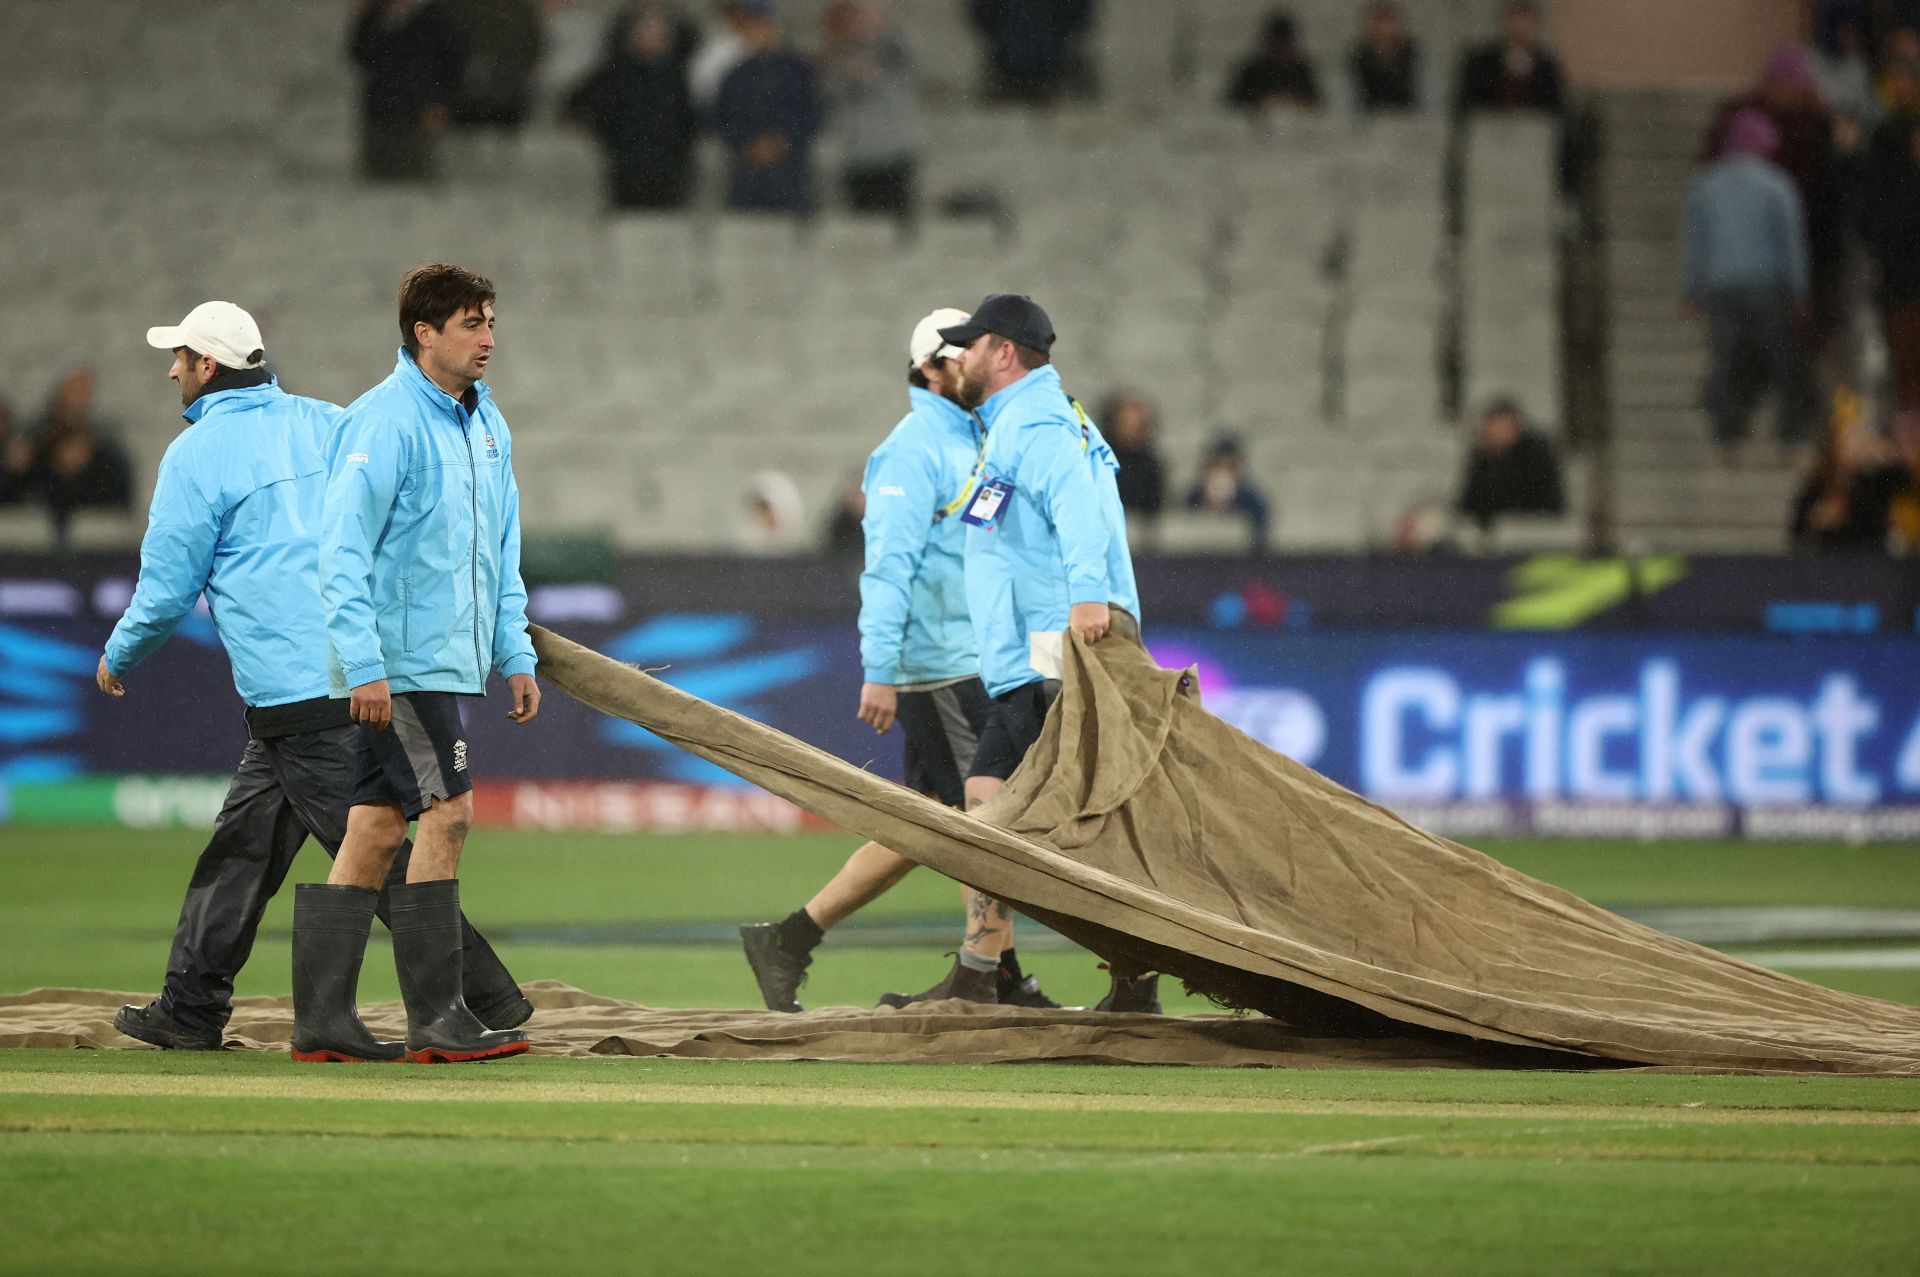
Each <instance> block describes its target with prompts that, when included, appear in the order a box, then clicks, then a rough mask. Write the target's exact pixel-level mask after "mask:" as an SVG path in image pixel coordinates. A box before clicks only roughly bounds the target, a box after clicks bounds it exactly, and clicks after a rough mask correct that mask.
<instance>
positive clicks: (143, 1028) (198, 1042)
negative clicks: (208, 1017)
mask: <svg viewBox="0 0 1920 1277" xmlns="http://www.w3.org/2000/svg"><path fill="white" fill-rule="evenodd" d="M113 1027H114V1028H116V1029H118V1030H120V1031H121V1032H122V1033H124V1034H126V1035H127V1036H128V1037H130V1038H132V1039H134V1040H135V1041H137V1042H145V1043H148V1044H149V1045H152V1046H157V1047H163V1048H165V1049H166V1050H169V1051H220V1050H224V1049H225V1047H223V1046H222V1045H221V1041H220V1035H219V1034H218V1033H207V1032H204V1031H202V1030H199V1029H189V1028H187V1027H186V1026H185V1025H183V1024H181V1023H180V1022H179V1021H178V1020H176V1019H174V1018H173V1017H172V1016H170V1015H168V1014H167V1013H166V1012H165V1011H162V1010H161V1009H160V1004H159V1003H158V1002H149V1003H147V1005H145V1006H143V1007H136V1006H131V1005H129V1006H124V1007H121V1008H120V1009H119V1010H118V1011H116V1012H115V1013H114V1016H113Z"/></svg>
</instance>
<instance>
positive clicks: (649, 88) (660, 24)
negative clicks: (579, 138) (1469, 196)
mask: <svg viewBox="0 0 1920 1277" xmlns="http://www.w3.org/2000/svg"><path fill="white" fill-rule="evenodd" d="M607 37H608V38H607V56H606V60H605V61H604V62H602V63H601V64H600V65H599V67H597V68H596V69H595V70H594V72H593V73H592V74H591V75H590V76H588V77H587V79H586V80H585V81H584V82H583V83H582V84H581V85H580V87H579V88H577V89H575V90H574V92H573V94H572V96H571V98H570V99H569V100H568V103H567V116H568V118H569V119H572V120H574V121H576V122H578V123H579V124H581V125H583V126H584V127H585V128H586V129H587V130H588V131H589V132H590V133H592V134H593V136H594V140H595V141H597V142H599V143H600V149H601V152H602V154H603V155H604V156H605V158H606V165H607V196H608V201H609V203H610V204H611V205H612V206H613V208H614V209H616V210H622V209H674V208H685V207H686V206H687V202H688V201H689V200H690V199H692V197H693V180H694V145H695V143H696V142H697V141H698V139H699V136H700V113H699V111H698V110H697V109H695V107H694V104H693V92H692V90H691V89H690V88H689V87H688V84H687V64H688V62H689V60H690V59H691V58H692V57H693V46H694V41H695V40H696V39H697V38H698V36H697V35H696V33H695V32H694V30H693V28H692V27H691V26H688V25H687V24H686V23H684V22H680V21H678V20H677V19H676V18H675V17H674V15H673V13H672V11H671V10H669V9H668V8H667V7H666V6H665V5H664V4H642V5H640V6H638V7H634V8H629V9H624V10H622V11H620V12H619V13H617V14H615V15H614V19H613V22H612V24H611V26H610V27H609V28H608V32H607Z"/></svg>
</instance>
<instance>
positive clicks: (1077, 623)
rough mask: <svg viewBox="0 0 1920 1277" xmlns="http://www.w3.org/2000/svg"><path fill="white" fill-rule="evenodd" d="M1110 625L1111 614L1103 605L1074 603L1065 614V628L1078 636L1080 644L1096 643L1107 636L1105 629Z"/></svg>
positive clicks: (1111, 621) (1111, 620)
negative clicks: (1070, 609)
mask: <svg viewBox="0 0 1920 1277" xmlns="http://www.w3.org/2000/svg"><path fill="white" fill-rule="evenodd" d="M1112 623H1113V614H1112V613H1111V612H1109V611H1108V610H1107V605H1106V604H1105V603H1075V604H1074V605H1073V610H1072V611H1070V612H1068V613H1067V628H1068V629H1070V630H1072V631H1073V632H1074V633H1075V634H1076V635H1078V636H1079V639H1080V641H1081V642H1082V643H1088V644H1092V643H1098V642H1099V641H1100V640H1101V639H1103V638H1105V637H1106V636H1107V627H1108V626H1109V625H1111V624H1112Z"/></svg>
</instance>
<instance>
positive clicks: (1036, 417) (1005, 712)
mask: <svg viewBox="0 0 1920 1277" xmlns="http://www.w3.org/2000/svg"><path fill="white" fill-rule="evenodd" d="M940 338H941V340H942V341H945V342H947V343H948V344H949V345H952V346H955V347H957V348H959V349H960V350H961V351H962V352H963V353H962V354H961V356H960V361H959V362H960V384H959V392H958V397H959V400H960V403H961V406H963V407H966V408H970V409H972V410H974V412H975V413H976V414H977V415H978V416H979V418H980V420H981V422H982V423H983V424H984V425H985V426H986V428H987V446H986V450H985V451H984V452H983V453H982V454H981V458H980V470H979V476H978V481H977V483H976V484H975V486H974V488H973V490H972V493H971V495H970V497H969V498H968V500H967V501H966V503H965V505H964V508H963V509H962V510H961V511H960V519H961V522H962V523H964V524H966V525H967V534H966V535H967V543H966V580H967V606H968V611H969V612H970V613H971V615H972V618H973V631H974V640H975V642H976V643H977V644H978V645H979V648H980V678H981V681H982V682H983V683H984V684H985V685H986V689H987V694H988V695H989V696H991V697H993V702H994V703H993V708H992V711H991V714H990V716H989V718H988V720H987V725H986V728H985V730H983V731H982V732H981V733H980V744H979V747H978V748H977V749H976V750H975V751H974V755H973V766H972V767H971V768H969V769H968V772H967V782H966V796H967V806H968V808H969V809H971V808H975V807H978V806H980V805H981V804H983V803H985V802H986V801H987V800H988V799H990V798H992V797H993V796H994V795H995V794H997V793H999V792H1000V789H1001V787H1002V786H1003V785H1004V784H1005V783H1006V780H1007V778H1008V777H1009V776H1011V775H1013V773H1014V770H1015V769H1016V768H1018V767H1019V765H1020V763H1021V760H1023V759H1024V758H1025V757H1026V755H1027V751H1029V750H1030V749H1032V748H1033V746H1034V744H1035V743H1036V742H1037V741H1038V740H1039V739H1040V730H1041V727H1042V725H1043V724H1044V723H1045V721H1046V716H1047V711H1048V710H1049V709H1050V708H1051V707H1052V705H1053V702H1054V700H1055V698H1057V697H1058V696H1059V694H1060V672H1061V662H1062V660H1063V644H1064V643H1065V641H1066V631H1067V630H1069V629H1071V630H1072V631H1073V633H1074V635H1075V636H1076V637H1078V638H1079V639H1080V641H1081V642H1083V643H1097V642H1099V641H1100V639H1101V638H1103V637H1104V636H1105V635H1106V633H1107V630H1108V629H1109V628H1110V627H1111V626H1112V625H1113V624H1114V621H1113V617H1112V609H1114V608H1119V609H1121V610H1122V611H1123V613H1125V614H1126V617H1125V620H1124V622H1123V623H1124V624H1126V625H1128V626H1132V625H1135V624H1137V623H1138V622H1137V618H1138V616H1139V612H1140V598H1139V591H1138V588H1137V587H1136V586H1135V584H1134V576H1133V559H1132V556H1131V555H1130V554H1129V553H1128V550H1127V518H1126V512H1125V511H1124V510H1123V509H1122V508H1121V505H1120V489H1119V486H1118V484H1117V483H1116V482H1115V479H1114V471H1115V468H1116V467H1115V463H1114V460H1113V452H1112V450H1111V449H1109V448H1108V447H1107V441H1106V440H1105V439H1103V438H1102V437H1101V435H1100V431H1099V429H1098V428H1097V427H1095V425H1094V424H1093V422H1092V421H1091V420H1089V419H1088V417H1087V414H1086V412H1085V411H1084V410H1083V409H1082V408H1081V407H1080V405H1079V404H1078V403H1076V402H1075V401H1074V400H1072V399H1070V398H1068V397H1067V394H1066V392H1065V391H1064V390H1062V389H1061V387H1060V374H1059V373H1058V372H1057V371H1055V370H1054V368H1053V367H1052V364H1051V358H1052V356H1051V353H1050V352H1051V350H1052V348H1053V341H1054V333H1053V321H1052V320H1051V319H1049V318H1048V317H1047V312H1046V311H1044V310H1042V309H1040V307H1039V306H1038V305H1036V304H1035V303H1034V301H1033V299H1032V298H1030V297H1023V296H1015V295H1013V294H1010V293H994V294H992V295H990V296H988V297H987V298H986V299H985V300H984V301H982V302H981V303H980V305H979V306H978V307H976V308H975V309H974V312H973V314H972V315H971V316H970V317H968V318H967V320H966V321H965V322H963V323H958V324H954V325H951V326H949V327H945V328H942V329H941V330H940ZM967 916H968V928H967V934H966V938H965V940H964V942H963V943H962V945H961V948H960V953H959V955H958V957H957V958H956V959H955V961H954V965H953V969H952V970H951V971H950V972H948V974H947V976H946V978H945V979H943V980H941V981H940V983H938V984H936V985H934V986H933V987H932V988H931V989H928V990H927V991H926V992H924V993H921V994H919V995H917V996H915V997H911V998H909V997H904V996H901V995H898V994H889V995H888V996H887V997H886V998H883V999H882V1002H883V1003H884V1004H886V1005H892V1006H900V1005H905V1004H907V1003H910V1002H917V1001H921V1000H926V999H935V998H952V997H967V996H969V995H970V992H971V991H974V990H978V989H980V988H981V986H982V985H983V983H984V982H986V981H989V980H991V979H992V978H993V977H992V973H993V971H994V968H995V964H996V962H997V961H998V956H999V954H1000V952H1001V951H1002V950H1003V949H1005V948H1007V947H1009V944H1010V941H1011V935H1012V927H1013V910H1012V909H1011V908H1009V907H1008V906H1007V905H1005V904H1004V903H1002V902H1000V901H997V900H994V899H993V898H992V897H990V896H988V895H987V894H986V893H984V892H980V891H975V890H973V889H972V888H969V889H968V901H967ZM1157 979H1158V977H1155V976H1151V975H1147V974H1146V973H1145V972H1121V971H1117V970H1116V971H1115V972H1113V988H1112V989H1111V990H1110V991H1109V992H1108V994H1107V996H1106V997H1105V998H1104V999H1103V1000H1102V1001H1101V1003H1100V1006H1099V1008H1098V1009H1100V1010H1108V1011H1143V1010H1154V1011H1157V1010H1158V1009H1159V995H1158V989H1157V985H1156V981H1157ZM981 1000H986V999H981Z"/></svg>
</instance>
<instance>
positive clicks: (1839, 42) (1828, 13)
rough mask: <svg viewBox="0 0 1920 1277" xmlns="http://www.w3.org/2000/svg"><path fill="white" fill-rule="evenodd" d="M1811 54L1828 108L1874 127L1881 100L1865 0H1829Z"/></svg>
mask: <svg viewBox="0 0 1920 1277" xmlns="http://www.w3.org/2000/svg"><path fill="white" fill-rule="evenodd" d="M1807 57H1808V61H1809V64H1810V66H1811V68H1812V71H1813V78H1814V80H1815V81H1816V82H1817V83H1818V84H1819V86H1820V99H1821V101H1823V102H1825V103H1826V106H1827V109H1828V110H1829V111H1831V112H1833V114H1834V115H1835V116H1837V117H1841V118H1844V119H1847V120H1850V121H1852V122H1853V125H1854V126H1855V127H1856V128H1858V129H1862V130H1865V129H1871V128H1872V127H1873V125H1874V121H1876V120H1877V119H1879V118H1880V100H1879V98H1878V97H1877V96H1876V95H1875V93H1874V88H1873V67H1872V66H1871V65H1870V64H1869V62H1868V60H1867V6H1866V4H1865V3H1864V0H1827V3H1826V4H1825V5H1823V6H1822V7H1821V10H1820V14H1819V17H1818V19H1817V20H1816V21H1815V24H1814V32H1813V43H1812V44H1811V45H1810V46H1809V47H1808V49H1807ZM1849 149H1851V148H1849Z"/></svg>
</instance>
